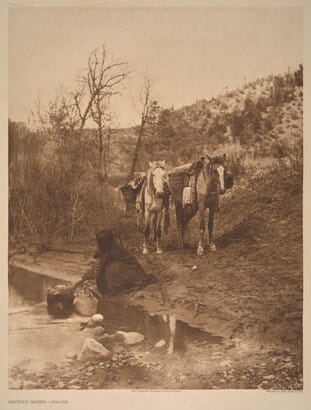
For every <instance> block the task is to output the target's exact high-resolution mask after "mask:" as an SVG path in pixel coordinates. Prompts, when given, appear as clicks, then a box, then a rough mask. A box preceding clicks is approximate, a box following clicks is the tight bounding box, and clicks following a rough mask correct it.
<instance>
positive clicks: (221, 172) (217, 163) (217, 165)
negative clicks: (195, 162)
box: [201, 154, 226, 194]
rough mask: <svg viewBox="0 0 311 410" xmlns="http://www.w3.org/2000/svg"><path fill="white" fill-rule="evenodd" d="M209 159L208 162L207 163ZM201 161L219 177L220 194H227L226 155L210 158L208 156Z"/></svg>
mask: <svg viewBox="0 0 311 410" xmlns="http://www.w3.org/2000/svg"><path fill="white" fill-rule="evenodd" d="M206 159H207V161H206ZM201 161H203V163H204V162H207V164H208V165H207V166H210V167H211V169H212V170H213V171H214V172H215V174H216V175H218V179H219V184H220V192H219V193H220V194H223V193H224V192H225V161H226V154H223V155H219V156H216V157H210V156H209V155H206V156H205V157H202V158H201Z"/></svg>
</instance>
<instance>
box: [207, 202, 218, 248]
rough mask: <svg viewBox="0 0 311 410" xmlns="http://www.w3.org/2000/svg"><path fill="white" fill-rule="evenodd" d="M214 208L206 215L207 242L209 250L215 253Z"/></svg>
mask: <svg viewBox="0 0 311 410" xmlns="http://www.w3.org/2000/svg"><path fill="white" fill-rule="evenodd" d="M215 211H216V209H215V208H210V209H209V215H208V242H209V249H210V251H212V252H216V251H217V248H216V245H215V244H214V242H213V227H214V216H215Z"/></svg>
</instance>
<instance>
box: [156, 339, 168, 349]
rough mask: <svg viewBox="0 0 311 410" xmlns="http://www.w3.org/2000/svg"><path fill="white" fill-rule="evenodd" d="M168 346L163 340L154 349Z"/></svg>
mask: <svg viewBox="0 0 311 410" xmlns="http://www.w3.org/2000/svg"><path fill="white" fill-rule="evenodd" d="M165 345H166V342H165V340H163V339H161V340H159V341H158V342H157V343H156V344H155V345H154V347H158V348H159V347H163V346H165Z"/></svg>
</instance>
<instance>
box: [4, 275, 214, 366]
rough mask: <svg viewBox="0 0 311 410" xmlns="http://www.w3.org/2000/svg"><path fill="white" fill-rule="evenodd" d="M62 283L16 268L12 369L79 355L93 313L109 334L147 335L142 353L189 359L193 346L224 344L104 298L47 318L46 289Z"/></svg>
mask: <svg viewBox="0 0 311 410" xmlns="http://www.w3.org/2000/svg"><path fill="white" fill-rule="evenodd" d="M59 283H61V281H59V280H55V279H52V278H49V277H47V276H43V275H38V274H35V273H31V272H29V271H26V270H23V269H16V268H15V269H14V271H10V275H9V367H12V366H14V365H15V364H24V365H25V366H27V367H29V368H31V369H40V368H42V367H44V365H45V364H46V363H47V362H50V363H51V362H52V363H58V362H62V361H64V360H65V358H66V353H68V352H73V353H77V354H79V353H80V352H81V348H82V346H83V342H84V340H85V338H86V336H87V334H86V333H85V331H81V330H80V322H81V321H85V320H86V317H90V316H92V315H93V314H94V313H96V312H97V313H102V314H103V316H104V327H105V330H106V331H107V332H108V333H109V334H112V333H114V332H115V331H117V330H122V331H127V332H139V333H141V334H143V335H144V336H145V340H144V344H143V346H140V349H143V351H145V352H147V351H151V352H152V351H153V349H154V348H155V345H156V344H157V343H158V344H159V342H160V345H161V346H162V347H163V348H162V350H161V349H160V350H158V351H159V352H161V353H163V354H170V353H176V354H177V355H182V354H185V353H186V352H189V351H191V348H192V347H193V346H200V347H201V348H204V346H206V345H210V344H219V343H222V338H221V337H220V336H214V335H212V334H210V333H208V332H204V331H202V330H200V329H198V328H195V327H192V326H190V325H188V324H187V323H185V322H183V321H181V320H178V318H176V317H175V316H173V315H169V314H165V315H156V314H152V313H151V312H148V311H147V310H145V309H143V308H141V307H137V306H132V305H128V304H124V303H121V302H120V301H118V299H117V298H103V299H102V300H100V301H98V302H96V301H92V300H90V299H88V298H85V299H80V300H79V299H77V302H76V309H75V311H74V313H73V314H72V315H71V316H70V317H69V318H67V319H55V318H53V317H52V316H50V315H48V313H47V306H46V302H45V300H46V294H47V290H48V289H49V288H50V287H51V286H54V285H56V284H59Z"/></svg>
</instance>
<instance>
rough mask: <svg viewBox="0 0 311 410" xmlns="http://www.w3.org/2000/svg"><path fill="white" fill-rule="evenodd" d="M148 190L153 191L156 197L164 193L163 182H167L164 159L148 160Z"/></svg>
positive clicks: (160, 196)
mask: <svg viewBox="0 0 311 410" xmlns="http://www.w3.org/2000/svg"><path fill="white" fill-rule="evenodd" d="M149 166H150V170H149V191H150V192H152V190H153V192H154V193H155V195H156V197H157V198H162V197H163V196H164V195H165V192H164V184H165V182H167V174H166V170H165V161H154V162H149Z"/></svg>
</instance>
